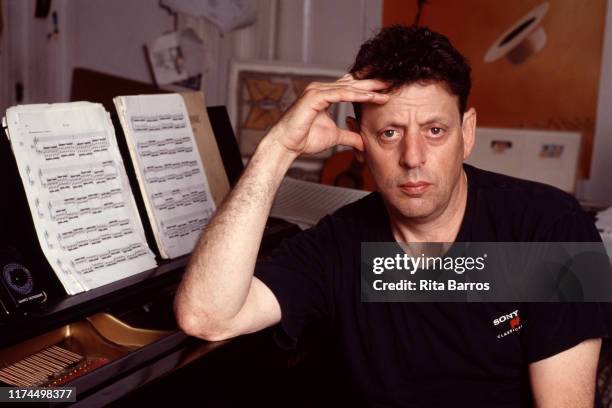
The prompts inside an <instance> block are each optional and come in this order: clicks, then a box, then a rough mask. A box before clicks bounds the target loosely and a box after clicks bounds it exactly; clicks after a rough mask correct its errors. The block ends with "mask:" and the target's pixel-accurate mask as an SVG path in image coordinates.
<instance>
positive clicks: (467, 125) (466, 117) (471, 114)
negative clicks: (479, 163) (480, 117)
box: [461, 108, 476, 160]
mask: <svg viewBox="0 0 612 408" xmlns="http://www.w3.org/2000/svg"><path fill="white" fill-rule="evenodd" d="M461 133H462V135H463V160H465V159H467V158H468V156H469V155H470V153H472V150H473V149H474V143H475V142H476V110H475V109H474V108H470V109H468V110H467V111H466V112H465V113H464V114H463V122H462V123H461Z"/></svg>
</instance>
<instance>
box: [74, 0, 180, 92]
mask: <svg viewBox="0 0 612 408" xmlns="http://www.w3.org/2000/svg"><path fill="white" fill-rule="evenodd" d="M158 3H159V1H158V0H86V1H82V0H81V1H78V0H70V4H71V7H74V14H75V15H74V22H73V24H74V32H75V33H76V35H74V36H73V39H72V40H71V47H73V50H74V52H73V54H72V61H71V63H72V66H73V67H85V68H91V69H94V70H98V71H103V72H107V73H110V74H115V75H118V76H122V77H125V78H130V79H135V80H138V81H144V82H150V81H151V75H150V73H149V69H148V67H147V62H146V58H145V52H144V49H143V45H144V43H145V42H147V41H150V40H151V39H153V38H155V37H157V36H160V35H161V34H163V33H165V32H170V31H173V30H174V18H173V17H172V16H171V15H170V14H169V13H168V12H167V11H165V10H163V9H162V8H160V7H159V6H158Z"/></svg>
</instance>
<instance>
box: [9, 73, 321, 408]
mask: <svg viewBox="0 0 612 408" xmlns="http://www.w3.org/2000/svg"><path fill="white" fill-rule="evenodd" d="M74 78H75V79H74V80H73V97H72V99H73V100H90V101H95V102H102V103H103V104H105V105H106V109H107V110H108V111H110V112H112V111H113V109H112V106H111V105H110V103H111V102H110V101H111V99H110V98H111V97H112V96H113V95H117V94H119V93H120V92H116V93H115V92H113V91H112V90H111V91H108V92H113V94H112V95H111V94H109V95H107V96H105V95H104V94H103V91H102V90H104V89H107V90H108V89H109V88H113V87H114V88H116V87H117V86H116V85H117V80H116V78H111V79H112V81H113V84H114V85H113V87H105V86H104V81H106V80H108V77H107V76H105V75H100V74H98V73H95V72H93V73H92V72H90V71H87V70H81V71H80V72H75V77H74ZM100 82H102V84H101V83H100ZM123 85H124V86H122V87H120V88H121V91H122V93H123V94H126V93H150V92H151V91H153V90H151V89H146V90H144V91H143V89H140V88H138V89H133V86H134V84H133V83H130V82H129V81H128V82H127V83H126V84H123ZM140 86H141V85H138V84H137V87H140ZM75 87H76V90H75ZM88 89H91V91H88ZM93 92H95V95H97V97H95V98H93V97H91V95H93V94H94V93H93ZM208 115H209V118H210V121H211V125H212V127H213V131H214V133H215V138H216V140H217V144H218V146H219V150H220V153H221V156H222V159H223V164H224V166H225V169H226V172H227V175H228V179H229V180H230V184H231V185H233V184H234V183H235V182H236V180H237V178H238V177H239V175H240V172H241V171H242V161H241V158H240V154H239V151H238V146H237V144H236V142H235V138H234V135H233V132H232V128H231V125H230V123H229V118H228V115H227V112H226V110H225V108H224V107H222V106H218V107H210V108H208ZM115 128H116V130H118V129H120V126H118V124H117V125H116V126H115ZM118 139H122V138H121V137H118ZM120 147H121V148H122V149H125V148H126V147H125V146H121V142H120ZM122 153H126V152H125V151H124V152H122ZM123 156H124V160H126V158H127V157H128V156H129V155H127V154H123ZM0 167H1V169H0V171H1V172H0V182H1V185H2V191H3V195H4V197H3V200H1V202H2V204H0V206H1V207H0V208H1V210H2V214H3V216H2V217H1V226H2V229H1V231H2V234H1V237H0V242H1V244H0V257H1V259H0V261H1V265H0V268H2V271H3V272H2V276H0V280H1V284H0V386H22V387H25V386H65V387H76V392H77V401H76V402H75V403H74V405H75V406H87V407H92V406H107V405H114V406H124V405H133V404H134V403H154V404H170V403H177V402H178V403H181V402H188V401H194V400H195V401H198V402H201V403H202V404H203V405H205V404H206V403H208V404H210V405H211V406H236V405H243V404H246V403H262V404H266V405H269V406H270V405H271V406H280V405H282V406H295V405H301V404H303V403H305V402H307V401H309V400H312V399H313V398H315V395H317V393H318V394H319V395H322V394H321V393H323V394H324V393H325V385H324V386H323V387H321V386H319V385H321V384H319V385H317V386H316V389H317V390H318V392H317V393H313V392H312V390H313V389H314V388H315V386H314V385H313V384H312V383H311V379H312V378H313V377H311V376H310V375H308V374H307V373H306V371H305V370H303V369H301V368H300V367H302V366H304V364H303V361H304V359H305V358H304V356H305V355H306V353H307V352H306V351H304V350H301V351H291V352H289V351H288V352H284V351H281V350H280V349H279V348H277V347H276V345H275V343H274V341H273V334H274V329H273V328H272V329H268V330H264V331H262V332H259V333H255V334H252V335H248V336H242V337H239V338H237V339H233V340H228V341H222V342H214V343H211V342H206V341H203V340H199V339H195V338H191V337H188V336H187V335H185V334H184V333H182V332H181V331H180V330H179V329H178V326H177V324H176V321H175V318H174V314H173V309H172V301H173V297H174V293H175V291H176V288H177V286H178V284H179V282H180V279H181V276H182V274H183V271H184V267H185V265H186V264H187V262H188V257H187V256H184V257H181V258H178V259H173V260H167V261H162V260H159V259H158V264H159V266H158V267H157V268H155V269H152V270H149V271H146V272H143V273H140V274H138V275H135V276H131V277H129V278H126V279H123V280H120V281H117V282H114V283H112V284H109V285H106V286H103V287H100V288H97V289H94V290H90V291H87V292H84V293H80V294H77V295H72V296H68V295H66V293H65V291H64V290H63V288H62V286H61V284H60V283H59V281H58V279H57V278H56V277H55V275H54V273H53V272H52V270H51V268H50V267H49V265H48V264H47V262H46V260H45V258H44V255H43V254H42V251H41V249H40V246H39V244H38V242H37V240H36V234H35V230H34V225H33V223H32V219H31V216H30V214H29V210H28V206H27V201H26V197H25V193H24V190H23V186H22V185H21V182H20V179H19V175H18V172H17V167H16V164H15V161H14V157H13V155H12V153H11V151H10V143H9V142H8V140H7V138H6V137H5V135H4V133H3V134H1V135H0ZM126 170H127V171H128V177H129V178H130V182H131V183H132V187H133V188H132V189H133V191H134V192H137V191H138V188H137V187H136V180H135V175H134V173H133V168H132V166H130V165H127V164H126ZM135 196H136V197H135V198H136V201H137V205H138V207H139V209H140V210H142V211H143V202H142V197H139V196H138V194H135ZM142 211H141V215H142V214H144V212H142ZM143 218H144V217H143ZM145 229H146V230H147V232H148V234H151V231H149V230H148V229H147V228H146V226H145ZM297 231H298V228H297V227H296V226H295V225H292V224H289V223H286V222H284V221H280V220H274V219H270V220H269V222H268V225H267V227H266V232H265V234H264V241H263V243H262V247H261V251H260V254H261V256H265V255H266V254H267V253H269V251H270V250H271V249H273V248H274V247H275V246H276V245H277V244H278V243H279V242H280V240H282V239H283V238H284V237H286V236H289V235H292V234H294V233H296V232H297ZM148 238H149V239H152V237H151V236H149V237H148ZM150 242H151V241H150ZM7 265H10V267H8V269H7ZM7 271H8V272H7ZM316 361H319V363H320V364H324V361H325V357H324V355H323V358H320V359H318V360H316ZM316 364H317V363H315V365H316ZM312 367H314V366H312V364H311V369H310V370H309V371H310V372H312V369H313V368H312ZM315 369H316V367H315ZM328 372H329V371H328ZM321 378H322V377H320V376H319V380H320V379H321ZM319 380H318V381H319ZM319 382H320V381H319ZM326 383H328V382H326ZM329 386H330V387H331V386H332V384H329ZM298 401H300V402H299V403H298ZM47 405H57V404H53V403H49V404H47Z"/></svg>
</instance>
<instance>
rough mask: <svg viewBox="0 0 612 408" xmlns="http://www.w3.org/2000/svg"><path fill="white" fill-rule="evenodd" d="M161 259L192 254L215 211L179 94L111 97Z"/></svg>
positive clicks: (187, 116) (185, 110)
mask: <svg viewBox="0 0 612 408" xmlns="http://www.w3.org/2000/svg"><path fill="white" fill-rule="evenodd" d="M114 101H115V105H116V106H117V110H118V111H119V117H120V119H121V122H122V126H123V129H124V133H125V134H126V138H127V142H128V147H129V149H130V155H131V157H132V162H133V163H134V164H135V165H136V167H137V168H136V173H137V177H138V181H139V184H140V187H141V192H142V195H143V197H145V204H146V206H147V213H148V215H149V220H150V222H151V225H152V227H153V229H154V232H155V239H156V241H157V246H158V248H159V250H160V253H161V255H162V257H164V258H175V257H177V256H180V255H184V254H187V253H189V252H191V251H192V250H193V248H194V246H195V244H196V243H197V240H198V238H199V236H200V232H201V231H202V229H203V228H204V227H205V226H206V225H207V224H208V221H209V219H210V218H211V216H212V214H213V213H214V211H215V203H214V201H213V198H212V194H211V192H210V187H209V185H208V179H207V178H206V173H205V172H204V167H203V166H202V160H201V158H200V154H199V152H198V149H197V145H196V141H195V138H194V135H193V131H192V128H191V124H190V122H189V115H188V113H187V109H186V108H185V103H184V101H183V98H182V97H181V96H180V95H178V94H166V95H139V96H121V97H117V98H115V99H114Z"/></svg>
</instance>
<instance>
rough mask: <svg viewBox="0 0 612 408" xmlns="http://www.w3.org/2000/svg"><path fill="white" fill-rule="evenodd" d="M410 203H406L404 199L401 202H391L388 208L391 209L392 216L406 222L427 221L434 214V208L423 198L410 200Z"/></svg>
mask: <svg viewBox="0 0 612 408" xmlns="http://www.w3.org/2000/svg"><path fill="white" fill-rule="evenodd" d="M409 200H410V202H406V199H405V198H404V199H403V200H401V202H399V203H397V202H391V203H389V204H390V207H391V208H393V210H392V212H393V213H395V214H393V215H395V216H397V217H400V218H403V219H406V220H414V221H418V220H427V219H429V218H431V216H432V215H433V213H434V212H435V211H434V210H435V209H434V206H433V205H432V203H431V201H430V200H426V199H423V198H410V199H409Z"/></svg>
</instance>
